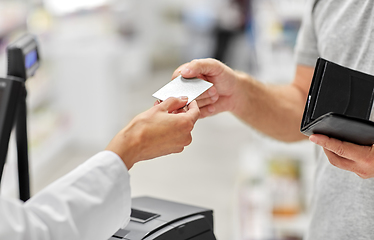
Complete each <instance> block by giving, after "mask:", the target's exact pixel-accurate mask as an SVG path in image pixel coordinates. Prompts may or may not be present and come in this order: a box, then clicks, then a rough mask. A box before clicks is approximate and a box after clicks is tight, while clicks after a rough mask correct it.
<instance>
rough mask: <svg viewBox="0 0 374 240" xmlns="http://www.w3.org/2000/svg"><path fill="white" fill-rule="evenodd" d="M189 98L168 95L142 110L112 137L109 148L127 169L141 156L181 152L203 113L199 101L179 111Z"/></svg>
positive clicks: (152, 156) (149, 157)
mask: <svg viewBox="0 0 374 240" xmlns="http://www.w3.org/2000/svg"><path fill="white" fill-rule="evenodd" d="M187 100H188V99H187V98H183V99H179V98H169V99H167V100H165V101H164V102H162V103H160V104H158V105H156V106H154V107H152V108H151V109H149V110H148V111H145V112H143V113H141V114H139V115H138V116H136V117H135V118H134V119H133V120H132V121H131V122H130V123H129V124H128V125H127V126H126V127H125V128H124V129H122V130H121V131H120V132H119V133H118V134H117V135H116V136H115V137H114V138H113V140H112V141H111V142H110V143H109V145H108V146H107V148H106V150H110V151H113V152H115V153H117V154H118V155H119V156H120V157H121V158H122V160H123V161H124V163H125V164H126V166H127V168H128V169H130V168H131V167H132V166H133V165H134V164H135V163H136V162H138V161H141V160H147V159H151V158H155V157H159V156H163V155H167V154H170V153H179V152H182V151H183V149H184V147H185V146H187V145H189V144H190V143H191V141H192V137H191V131H192V129H193V127H194V124H195V122H196V121H197V120H198V118H199V115H200V111H199V108H198V106H197V103H196V101H192V102H191V103H190V104H189V105H188V108H187V109H186V110H185V111H178V109H181V108H183V107H184V106H185V105H186V103H187Z"/></svg>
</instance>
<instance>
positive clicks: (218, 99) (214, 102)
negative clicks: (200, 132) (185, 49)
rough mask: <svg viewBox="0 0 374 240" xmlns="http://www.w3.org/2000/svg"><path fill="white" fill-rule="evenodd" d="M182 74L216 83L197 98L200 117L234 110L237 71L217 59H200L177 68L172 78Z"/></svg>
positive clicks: (186, 76)
mask: <svg viewBox="0 0 374 240" xmlns="http://www.w3.org/2000/svg"><path fill="white" fill-rule="evenodd" d="M179 75H182V76H183V77H184V78H194V77H197V78H200V79H204V80H206V81H209V82H211V83H213V84H214V86H213V87H211V88H210V89H209V90H208V91H206V92H205V93H203V94H202V95H200V96H199V97H198V98H197V99H196V100H197V104H198V106H199V108H200V111H201V115H200V118H204V117H207V116H212V115H214V114H217V113H220V112H224V111H232V110H233V108H234V106H235V104H237V103H236V102H235V100H234V97H235V94H234V93H235V90H236V89H235V88H236V86H237V84H236V83H237V77H236V72H235V71H233V70H232V69H231V68H229V67H228V66H226V65H225V64H223V63H222V62H220V61H217V60H215V59H198V60H193V61H192V62H189V63H185V64H183V65H182V66H180V67H179V68H177V69H176V70H175V71H174V73H173V76H172V79H174V78H176V77H177V76H179Z"/></svg>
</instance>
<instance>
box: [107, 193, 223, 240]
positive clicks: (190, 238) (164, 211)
mask: <svg viewBox="0 0 374 240" xmlns="http://www.w3.org/2000/svg"><path fill="white" fill-rule="evenodd" d="M131 210H132V212H131V220H130V223H129V224H128V225H127V226H126V228H124V229H119V230H118V231H117V232H116V233H115V234H114V235H113V236H112V237H111V238H110V239H109V240H119V239H126V240H216V238H215V235H214V232H213V211H212V210H210V209H206V208H202V207H197V206H192V205H187V204H183V203H177V202H172V201H167V200H163V199H158V198H153V197H137V198H133V199H132V209H131Z"/></svg>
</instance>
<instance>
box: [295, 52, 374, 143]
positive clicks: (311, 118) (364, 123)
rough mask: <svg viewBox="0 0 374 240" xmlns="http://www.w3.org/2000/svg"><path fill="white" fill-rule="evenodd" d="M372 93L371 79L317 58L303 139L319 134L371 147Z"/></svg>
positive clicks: (373, 82) (373, 131)
mask: <svg viewBox="0 0 374 240" xmlns="http://www.w3.org/2000/svg"><path fill="white" fill-rule="evenodd" d="M373 67H374V66H373ZM373 93H374V76H372V75H369V74H366V73H363V72H359V71H356V70H352V69H350V68H346V67H343V66H340V65H338V64H335V63H333V62H330V61H327V60H325V59H322V58H319V59H318V60H317V64H316V68H315V70H314V75H313V79H312V83H311V86H310V89H309V94H308V99H307V101H306V104H305V110H304V115H303V119H302V122H301V128H300V130H301V132H302V133H303V134H305V135H307V136H310V135H312V134H323V135H327V136H329V137H333V138H336V139H339V140H342V141H348V142H352V143H355V144H359V145H372V144H373V143H374V122H372V121H371V120H373V117H371V114H373V115H374V111H372V108H373V97H374V94H373ZM372 112H373V113H372Z"/></svg>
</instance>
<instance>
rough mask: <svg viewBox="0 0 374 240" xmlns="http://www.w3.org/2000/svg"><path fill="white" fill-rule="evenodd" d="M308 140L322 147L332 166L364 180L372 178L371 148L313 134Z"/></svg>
mask: <svg viewBox="0 0 374 240" xmlns="http://www.w3.org/2000/svg"><path fill="white" fill-rule="evenodd" d="M309 139H310V141H312V142H314V143H316V144H318V145H320V146H321V147H323V149H324V151H325V153H326V156H327V158H328V159H329V161H330V163H331V164H332V165H334V166H336V167H338V168H341V169H344V170H348V171H351V172H354V173H356V174H357V175H358V176H360V177H361V178H364V179H367V178H372V177H374V149H373V146H361V145H356V144H353V143H349V142H343V141H340V140H337V139H334V138H329V137H327V136H325V135H320V134H314V135H312V136H310V137H309Z"/></svg>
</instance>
